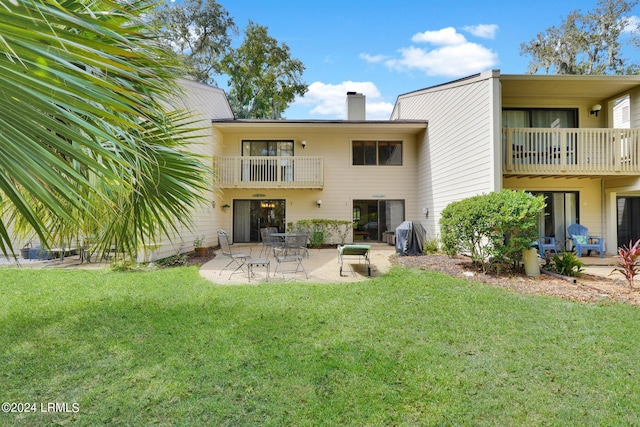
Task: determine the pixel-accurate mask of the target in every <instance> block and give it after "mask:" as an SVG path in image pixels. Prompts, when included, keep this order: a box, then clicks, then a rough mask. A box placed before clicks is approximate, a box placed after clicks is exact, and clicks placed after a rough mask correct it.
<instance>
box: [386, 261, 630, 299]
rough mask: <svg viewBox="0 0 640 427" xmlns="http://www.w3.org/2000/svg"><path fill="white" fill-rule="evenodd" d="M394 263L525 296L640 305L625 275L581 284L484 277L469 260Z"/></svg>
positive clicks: (512, 275) (519, 275) (589, 278)
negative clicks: (480, 283)
mask: <svg viewBox="0 0 640 427" xmlns="http://www.w3.org/2000/svg"><path fill="white" fill-rule="evenodd" d="M392 263H393V264H395V265H401V266H404V267H408V268H419V269H423V270H431V271H437V272H440V273H444V274H447V275H449V276H453V277H459V278H464V279H467V280H473V281H477V282H482V283H486V284H489V285H492V286H499V287H501V288H505V289H510V290H512V291H515V292H520V293H523V294H537V295H548V296H553V297H559V298H563V299H568V300H573V301H581V302H598V301H618V302H624V303H628V304H633V305H640V289H638V288H635V289H633V290H631V289H629V286H628V284H627V282H626V280H624V278H623V277H622V275H618V276H617V277H616V275H614V276H612V277H611V278H606V277H600V276H593V275H590V274H581V275H580V276H579V277H577V283H571V282H569V281H566V280H563V279H560V278H556V277H553V276H549V275H546V274H540V275H539V276H534V277H529V276H527V275H525V274H524V272H520V271H510V272H506V273H503V274H500V275H496V274H490V273H483V272H482V271H481V270H479V269H478V268H477V267H476V266H474V265H472V263H471V260H470V259H469V258H468V257H463V256H457V257H453V258H450V257H448V256H445V255H425V256H414V257H411V256H406V257H393V258H392ZM636 286H640V285H636Z"/></svg>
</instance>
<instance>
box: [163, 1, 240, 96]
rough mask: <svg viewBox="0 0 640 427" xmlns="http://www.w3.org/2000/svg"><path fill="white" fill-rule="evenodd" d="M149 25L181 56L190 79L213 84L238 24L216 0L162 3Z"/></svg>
mask: <svg viewBox="0 0 640 427" xmlns="http://www.w3.org/2000/svg"><path fill="white" fill-rule="evenodd" d="M152 25H153V26H154V27H155V28H156V31H157V32H158V37H159V38H160V40H161V41H162V42H163V43H165V44H167V45H169V46H171V47H172V48H173V50H174V52H175V53H176V54H177V55H179V56H180V57H181V58H182V61H183V63H184V64H185V66H186V73H187V75H188V76H190V77H191V78H192V79H194V80H196V81H198V82H201V83H207V84H212V85H215V78H214V76H215V75H217V74H220V72H221V71H220V63H221V61H222V59H223V58H224V57H225V55H226V54H227V53H228V51H229V49H230V47H231V40H232V35H235V34H237V28H236V25H235V23H234V22H233V19H232V18H231V17H230V16H229V13H228V12H227V10H226V9H225V8H224V7H223V6H221V5H220V4H218V3H217V2H216V1H215V0H206V1H203V0H184V1H183V2H182V3H172V4H168V3H164V4H163V5H161V6H159V7H158V8H157V9H156V10H155V11H154V12H153V18H152Z"/></svg>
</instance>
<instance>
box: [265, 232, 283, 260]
mask: <svg viewBox="0 0 640 427" xmlns="http://www.w3.org/2000/svg"><path fill="white" fill-rule="evenodd" d="M277 232H278V229H277V228H276V227H264V228H261V229H260V240H262V249H260V256H261V257H262V254H263V253H264V254H266V255H267V258H269V255H270V254H271V251H272V249H273V248H274V247H277V246H281V245H282V241H281V239H278V238H276V237H275V236H273V233H277Z"/></svg>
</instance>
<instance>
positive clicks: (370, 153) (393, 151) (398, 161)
mask: <svg viewBox="0 0 640 427" xmlns="http://www.w3.org/2000/svg"><path fill="white" fill-rule="evenodd" d="M351 147H352V150H353V164H354V165H356V166H358V165H373V166H375V165H379V166H402V141H353V142H352V143H351Z"/></svg>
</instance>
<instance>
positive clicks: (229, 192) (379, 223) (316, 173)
mask: <svg viewBox="0 0 640 427" xmlns="http://www.w3.org/2000/svg"><path fill="white" fill-rule="evenodd" d="M213 129H214V133H215V138H216V145H218V146H219V148H220V152H219V155H218V156H216V158H215V162H214V168H215V170H216V171H217V180H216V186H217V187H218V188H219V190H220V192H219V193H218V197H217V200H216V205H217V206H218V207H220V209H221V210H219V211H217V214H221V215H222V216H221V221H220V223H221V227H222V228H224V229H226V230H229V231H230V234H231V235H232V237H233V241H234V242H256V241H259V236H260V229H261V228H263V227H270V226H275V227H277V228H278V229H279V230H280V231H285V230H286V227H287V224H288V223H294V222H296V221H299V220H304V219H316V218H324V219H335V220H344V221H352V223H353V232H352V235H350V236H349V237H348V241H365V240H366V241H373V242H375V241H385V239H387V236H386V232H387V231H389V230H395V227H397V226H398V225H399V224H400V223H401V222H402V221H404V220H405V219H408V218H417V217H418V212H419V208H420V206H419V205H418V204H417V203H416V199H417V197H416V195H417V192H418V182H417V181H416V179H415V176H416V173H417V168H418V162H417V157H418V156H417V151H418V142H419V141H420V140H421V139H422V138H423V135H424V133H425V130H426V122H424V121H365V120H340V121H311V120H309V121H304V120H303V121H289V120H277V121H264V120H216V121H214V122H213ZM328 237H329V242H332V243H340V242H339V240H337V236H328Z"/></svg>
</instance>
